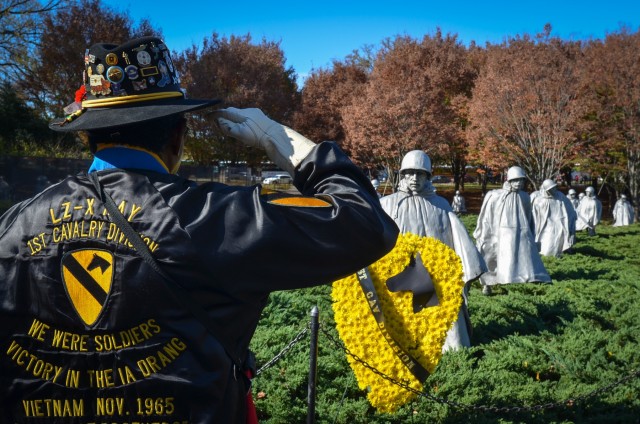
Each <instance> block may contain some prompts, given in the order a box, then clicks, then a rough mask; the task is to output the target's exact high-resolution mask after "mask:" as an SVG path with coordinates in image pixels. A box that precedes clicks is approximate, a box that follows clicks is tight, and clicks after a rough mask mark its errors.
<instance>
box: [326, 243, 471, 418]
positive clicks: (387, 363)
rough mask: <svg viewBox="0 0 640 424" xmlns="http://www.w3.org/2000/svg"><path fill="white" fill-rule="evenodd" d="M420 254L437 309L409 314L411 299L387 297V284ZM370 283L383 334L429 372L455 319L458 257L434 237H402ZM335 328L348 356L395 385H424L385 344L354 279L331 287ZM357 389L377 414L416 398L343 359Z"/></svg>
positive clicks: (458, 301)
mask: <svg viewBox="0 0 640 424" xmlns="http://www.w3.org/2000/svg"><path fill="white" fill-rule="evenodd" d="M418 252H420V255H421V256H422V261H423V263H424V266H425V268H426V269H427V271H428V272H429V274H430V276H431V279H432V280H433V285H434V287H435V290H436V294H437V295H438V300H439V305H437V306H432V307H427V308H424V309H422V310H421V311H419V312H417V313H414V312H413V303H412V302H413V294H412V293H411V292H409V291H401V292H393V293H392V292H390V291H389V290H388V289H387V286H386V281H387V279H388V278H390V277H393V276H395V275H397V274H399V273H400V272H401V271H403V270H404V269H405V267H406V266H407V265H408V264H409V261H410V259H411V258H412V257H415V256H416V254H417V253H418ZM369 272H370V274H371V279H372V280H373V284H374V287H375V289H376V292H377V294H378V297H379V299H380V308H381V309H382V312H383V313H384V316H385V321H386V325H385V327H386V329H387V330H388V332H389V333H390V334H391V335H392V336H393V338H394V340H395V341H396V342H397V343H398V344H399V345H400V346H401V347H402V348H403V349H404V350H405V351H406V352H407V353H409V354H410V355H411V356H413V358H415V360H416V361H417V362H419V363H420V364H421V365H422V366H423V367H424V368H425V369H426V370H427V371H429V372H430V373H431V372H433V370H434V369H435V367H436V365H437V364H438V361H439V360H440V358H441V357H442V345H443V344H444V341H445V338H446V333H447V331H448V330H449V328H451V325H452V324H453V323H454V322H455V320H456V319H457V317H458V311H459V309H460V305H461V303H462V288H463V286H464V282H463V280H462V263H461V261H460V258H459V257H458V255H456V253H455V252H454V251H453V250H452V249H451V248H449V247H448V246H447V245H445V244H444V243H442V242H440V241H438V240H436V239H434V238H432V237H419V236H417V235H415V234H411V233H405V234H402V235H400V236H399V237H398V241H397V242H396V246H395V247H394V248H393V250H392V251H391V252H389V253H388V254H387V255H386V256H384V257H383V258H382V259H380V260H379V261H378V262H376V263H374V264H372V265H370V266H369ZM331 297H332V299H333V311H334V317H335V321H336V328H337V330H338V334H339V335H340V338H341V339H342V341H343V342H344V344H345V346H346V347H347V348H348V349H349V351H350V352H351V353H353V354H354V355H356V356H358V357H359V358H361V359H363V360H364V361H366V362H367V363H368V364H369V365H371V366H372V367H373V368H375V369H377V370H378V371H380V372H382V373H383V374H385V375H387V376H389V377H392V378H393V379H394V380H397V381H401V382H404V383H405V384H407V385H408V386H410V387H411V388H413V389H415V390H422V384H421V383H420V381H419V380H418V379H417V378H416V377H415V376H414V375H413V374H412V373H411V371H410V370H409V369H408V368H407V367H406V366H405V365H404V364H403V362H402V361H401V360H400V359H399V358H398V356H397V355H396V353H394V351H393V350H392V348H391V347H390V346H389V343H388V342H387V340H386V339H385V338H384V336H383V335H382V333H381V332H380V329H379V327H378V324H377V322H376V320H375V317H374V315H373V314H372V312H371V310H370V309H369V304H368V303H367V299H366V298H365V295H364V293H363V291H362V289H361V288H360V283H359V281H358V278H357V276H356V275H355V274H354V275H351V276H348V277H346V278H343V279H342V280H338V281H335V282H334V283H333V289H332V291H331ZM347 360H348V361H349V365H350V366H351V369H352V370H353V372H354V374H355V376H356V379H357V381H358V386H359V387H360V389H362V390H368V394H367V398H368V399H369V402H370V403H371V405H372V406H373V407H374V408H376V409H377V410H378V411H379V412H393V411H395V410H396V409H397V408H398V407H400V406H401V405H404V404H406V403H407V402H409V401H410V400H411V399H412V398H413V397H414V394H413V393H412V392H410V391H407V390H405V389H403V388H402V387H400V386H398V385H397V384H393V383H391V382H390V381H388V380H385V379H383V378H382V377H380V376H378V375H376V374H375V373H373V372H372V371H371V370H369V369H368V368H366V367H365V366H363V365H362V364H361V363H360V362H357V361H356V360H354V359H353V358H352V357H351V356H350V355H347Z"/></svg>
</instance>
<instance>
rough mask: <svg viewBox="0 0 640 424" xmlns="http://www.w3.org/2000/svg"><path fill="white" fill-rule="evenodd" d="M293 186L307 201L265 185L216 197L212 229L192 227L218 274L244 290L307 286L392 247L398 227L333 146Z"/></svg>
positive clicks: (318, 150)
mask: <svg viewBox="0 0 640 424" xmlns="http://www.w3.org/2000/svg"><path fill="white" fill-rule="evenodd" d="M294 185H295V186H296V187H297V188H298V190H299V191H300V193H301V194H302V196H303V199H301V200H302V201H301V202H299V203H296V202H293V203H290V202H289V203H284V204H283V203H280V202H275V201H273V199H272V198H269V197H268V196H265V195H264V194H262V193H261V190H260V187H259V186H255V187H254V188H252V189H248V190H244V191H242V192H233V193H232V194H229V195H226V196H224V195H221V196H218V197H217V198H216V196H215V195H212V196H214V198H211V199H210V200H209V201H208V202H207V203H208V204H211V205H215V206H213V207H212V208H213V213H212V214H211V216H210V219H211V221H212V222H209V223H208V224H207V226H209V229H205V228H195V227H194V228H191V229H190V230H189V232H190V234H191V237H192V238H197V239H200V240H202V242H199V243H198V244H199V245H202V244H203V243H208V244H209V246H208V248H207V249H208V254H209V255H210V256H209V258H208V259H207V262H208V263H209V264H210V266H211V272H212V273H220V272H224V273H227V275H233V281H234V287H235V288H237V289H238V290H243V291H246V290H249V291H252V290H255V291H263V292H270V291H274V290H281V289H291V288H302V287H308V286H312V285H320V284H326V283H330V282H332V281H334V280H336V279H338V278H342V277H344V276H346V275H349V274H351V273H354V272H356V271H357V270H359V269H361V268H363V267H364V266H367V265H370V264H371V263H373V262H375V261H376V260H378V259H379V258H380V257H382V256H383V255H385V254H386V253H387V252H389V251H390V250H391V249H392V248H393V247H394V245H395V241H396V238H397V235H398V228H397V226H396V224H395V223H394V222H393V220H392V219H391V218H390V217H389V216H388V215H387V214H386V213H385V212H384V210H383V209H382V207H381V206H380V201H379V200H378V197H377V195H376V193H375V191H374V189H373V187H372V186H371V183H370V182H369V180H368V179H367V178H366V176H365V175H364V174H363V173H362V172H361V171H360V170H359V169H358V168H357V167H356V166H355V165H354V164H353V163H352V162H351V161H350V160H349V159H348V158H347V156H346V155H345V154H344V153H342V152H341V151H340V149H339V148H338V147H337V146H336V145H335V144H334V143H330V142H324V143H320V144H318V145H317V146H316V147H314V149H313V150H312V152H311V153H310V154H309V156H307V157H306V158H305V160H304V161H303V162H302V163H301V164H300V166H299V167H298V168H297V170H296V172H295V175H294ZM304 198H307V199H313V200H314V202H307V201H304ZM221 225H223V226H224V229H223V230H221V229H220V228H219V226H221ZM202 230H206V231H202ZM204 234H208V237H209V238H208V239H207V240H205V236H203V235H204ZM214 235H215V237H212V236H214ZM214 275H215V274H214Z"/></svg>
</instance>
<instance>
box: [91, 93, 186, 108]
mask: <svg viewBox="0 0 640 424" xmlns="http://www.w3.org/2000/svg"><path fill="white" fill-rule="evenodd" d="M171 97H184V94H183V93H182V91H163V92H160V93H149V94H132V95H130V96H117V97H109V98H104V99H93V100H83V101H82V107H83V108H97V107H109V106H119V105H125V104H129V103H137V102H146V101H150V100H159V99H168V98H171Z"/></svg>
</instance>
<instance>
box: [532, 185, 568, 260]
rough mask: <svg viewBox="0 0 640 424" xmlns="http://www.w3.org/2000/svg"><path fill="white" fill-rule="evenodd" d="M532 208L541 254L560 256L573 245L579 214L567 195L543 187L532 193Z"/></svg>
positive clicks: (536, 238)
mask: <svg viewBox="0 0 640 424" xmlns="http://www.w3.org/2000/svg"><path fill="white" fill-rule="evenodd" d="M531 209H532V214H533V223H534V227H535V240H536V243H537V244H538V249H539V251H540V254H541V255H543V256H555V257H559V256H561V255H562V252H564V251H566V250H569V249H570V248H571V247H572V246H573V244H574V243H575V234H576V218H577V215H576V211H575V209H574V208H573V205H572V204H571V202H570V201H569V199H567V196H565V195H564V194H563V193H561V192H559V191H558V190H553V192H549V191H547V190H544V189H542V188H541V189H540V191H537V192H535V193H534V194H532V195H531Z"/></svg>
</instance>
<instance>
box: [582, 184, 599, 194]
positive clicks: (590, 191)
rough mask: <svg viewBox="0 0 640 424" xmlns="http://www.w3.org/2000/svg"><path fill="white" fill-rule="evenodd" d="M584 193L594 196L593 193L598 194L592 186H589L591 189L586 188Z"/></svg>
mask: <svg viewBox="0 0 640 424" xmlns="http://www.w3.org/2000/svg"><path fill="white" fill-rule="evenodd" d="M584 191H585V193H591V194H593V193H595V192H596V189H595V188H593V187H592V186H589V187H587V188H585V189H584Z"/></svg>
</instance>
